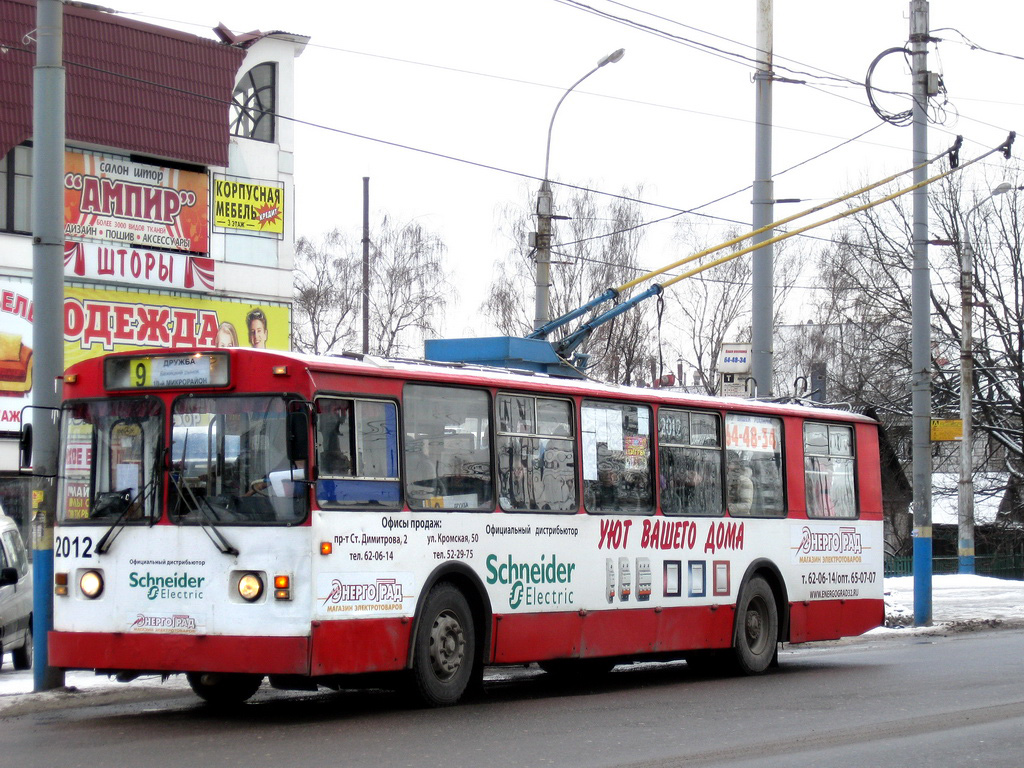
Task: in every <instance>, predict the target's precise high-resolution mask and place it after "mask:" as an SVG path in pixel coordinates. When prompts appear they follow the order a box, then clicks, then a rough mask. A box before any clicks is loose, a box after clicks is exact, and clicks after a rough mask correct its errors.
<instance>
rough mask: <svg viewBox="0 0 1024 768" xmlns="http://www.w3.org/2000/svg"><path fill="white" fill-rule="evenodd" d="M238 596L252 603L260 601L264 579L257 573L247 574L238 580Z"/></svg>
mask: <svg viewBox="0 0 1024 768" xmlns="http://www.w3.org/2000/svg"><path fill="white" fill-rule="evenodd" d="M238 594H240V595H241V596H242V599H243V600H248V601H249V602H250V603H252V602H255V601H256V600H259V599H260V595H262V594H263V579H261V578H260V577H259V575H258V574H255V573H246V574H244V575H243V576H242V578H240V579H239V580H238Z"/></svg>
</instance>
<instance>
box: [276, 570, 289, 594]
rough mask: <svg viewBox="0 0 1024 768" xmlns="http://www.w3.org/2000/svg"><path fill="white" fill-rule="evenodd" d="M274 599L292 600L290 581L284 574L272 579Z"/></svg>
mask: <svg viewBox="0 0 1024 768" xmlns="http://www.w3.org/2000/svg"><path fill="white" fill-rule="evenodd" d="M274 599H275V600H291V599H292V579H291V577H290V576H286V575H284V574H278V575H277V576H275V577H274Z"/></svg>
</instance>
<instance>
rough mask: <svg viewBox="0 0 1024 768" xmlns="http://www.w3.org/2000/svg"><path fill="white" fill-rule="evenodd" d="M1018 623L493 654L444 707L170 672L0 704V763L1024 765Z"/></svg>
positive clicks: (386, 767) (1023, 646)
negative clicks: (554, 678) (761, 665)
mask: <svg viewBox="0 0 1024 768" xmlns="http://www.w3.org/2000/svg"><path fill="white" fill-rule="evenodd" d="M1022 652H1024V630H1022V629H1001V630H988V631H975V632H961V633H956V634H949V635H925V636H920V635H910V636H906V637H884V638H879V639H868V640H862V641H860V642H856V643H852V644H847V643H843V644H837V645H817V646H810V647H793V648H787V649H785V650H784V651H783V653H782V655H781V665H780V667H779V669H778V670H775V671H773V672H772V673H771V674H768V675H766V676H763V677H758V678H746V679H744V678H707V677H701V676H699V675H696V674H695V673H694V671H693V670H690V669H688V668H687V666H686V665H685V664H683V663H676V664H668V665H654V664H649V665H637V666H633V667H619V668H617V670H616V671H615V672H613V673H612V674H611V675H609V676H607V678H605V679H603V680H602V681H600V682H596V683H592V684H589V685H583V686H576V687H566V686H564V685H556V684H554V683H552V682H551V680H550V679H549V678H548V677H547V676H546V675H544V674H543V673H541V672H539V671H538V670H536V669H535V668H533V669H514V670H491V671H490V672H489V674H488V682H487V684H486V686H485V691H484V694H483V696H482V697H481V698H479V699H477V700H475V701H472V702H470V703H467V704H464V705H461V706H459V707H455V708H452V709H443V710H421V709H413V708H410V707H408V706H407V705H406V704H405V703H404V701H403V699H402V698H401V697H400V696H399V695H398V694H395V693H392V692H386V691H361V692H341V693H333V692H325V693H319V694H294V693H281V692H275V691H271V690H269V689H264V690H263V691H261V692H260V693H259V694H257V697H256V698H255V699H254V700H253V701H252V702H251V703H250V704H248V705H245V706H243V707H241V708H238V709H237V710H235V711H232V712H219V711H214V710H211V709H209V708H207V707H206V706H204V705H202V704H201V703H199V702H198V700H197V699H195V698H193V697H192V696H191V694H190V693H189V692H187V691H183V690H181V689H180V688H172V689H166V688H162V689H161V688H154V687H151V686H149V685H147V684H145V683H143V682H142V681H137V682H136V683H131V684H128V685H126V686H124V687H123V688H112V689H100V690H99V691H98V692H95V693H89V694H79V695H78V696H75V695H66V696H63V697H57V699H56V700H53V701H49V702H48V703H45V704H43V703H41V702H40V703H39V704H37V703H35V702H33V701H30V702H28V703H26V704H25V705H24V706H21V707H14V708H9V709H7V710H5V711H4V712H3V713H0V765H2V766H3V767H4V768H34V767H35V766H46V768H52V766H61V768H73V767H74V766H89V767H90V768H96V767H101V766H111V767H113V768H127V767H128V766H161V767H168V768H170V767H173V766H188V768H194V767H195V766H247V767H248V768H252V767H257V766H303V768H308V767H309V766H345V768H362V767H363V766H366V767H367V768H391V767H392V766H416V767H417V768H419V767H421V766H444V767H445V768H457V767H458V766H485V767H487V768H491V767H492V766H551V765H554V766H581V767H582V766H586V768H601V767H603V766H630V767H635V768H640V767H641V766H642V767H644V768H648V767H649V768H655V767H657V768H662V767H665V766H676V765H687V766H758V767H759V768H766V767H770V766H786V767H787V768H798V767H799V766H840V765H842V766H921V765H928V766H969V765H984V766H986V767H987V768H999V767H1001V766H1020V765H1021V764H1024V757H1022V755H1024V744H1022V743H1021V740H1022V734H1024V654H1022Z"/></svg>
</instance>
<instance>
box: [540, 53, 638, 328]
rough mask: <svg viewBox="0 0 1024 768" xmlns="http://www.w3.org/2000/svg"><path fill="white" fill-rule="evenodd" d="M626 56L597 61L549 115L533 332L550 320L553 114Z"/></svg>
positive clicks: (541, 194)
mask: <svg viewBox="0 0 1024 768" xmlns="http://www.w3.org/2000/svg"><path fill="white" fill-rule="evenodd" d="M625 53H626V49H625V48H619V49H618V50H617V51H614V52H612V53H609V54H608V55H607V56H605V57H604V58H603V59H601V60H600V61H599V62H597V66H596V67H594V68H593V69H592V70H590V71H589V72H587V74H585V75H584V76H583V77H581V78H580V79H579V80H577V81H576V82H575V83H573V84H572V85H571V86H569V89H568V90H567V91H566V92H565V93H563V94H562V98H560V99H559V100H558V103H557V104H556V105H555V111H554V112H552V113H551V122H550V123H549V124H548V144H547V150H546V151H545V153H544V180H543V181H542V182H541V185H540V191H539V192H538V193H537V233H536V235H535V243H534V244H535V246H536V248H537V291H536V294H535V296H536V303H535V306H534V315H533V328H534V330H536V329H538V328H540V327H541V326H542V325H544V324H545V323H546V322H547V321H548V319H549V318H548V298H549V289H550V284H551V220H552V219H553V218H554V215H553V210H552V209H553V206H552V201H551V185H550V184H549V183H548V167H549V164H550V162H551V129H552V128H554V126H555V115H557V114H558V108H559V107H560V106H562V102H563V101H565V97H566V96H568V95H569V94H570V93H571V92H572V90H573V89H574V88H575V87H576V86H577V85H579V84H580V83H582V82H583V81H584V80H586V79H587V78H588V77H590V76H591V75H592V74H594V73H595V72H597V70H599V69H600V68H601V67H603V66H604V65H606V64H614V63H615V62H617V61H619V60H621V59H622V57H623V56H624V55H625Z"/></svg>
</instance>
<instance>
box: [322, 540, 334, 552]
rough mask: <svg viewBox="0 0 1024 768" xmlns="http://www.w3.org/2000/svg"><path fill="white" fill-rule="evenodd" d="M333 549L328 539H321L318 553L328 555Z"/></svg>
mask: <svg viewBox="0 0 1024 768" xmlns="http://www.w3.org/2000/svg"><path fill="white" fill-rule="evenodd" d="M333 551H334V545H333V544H331V542H329V541H321V542H320V554H321V555H329V554H331V552H333Z"/></svg>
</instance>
